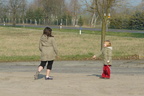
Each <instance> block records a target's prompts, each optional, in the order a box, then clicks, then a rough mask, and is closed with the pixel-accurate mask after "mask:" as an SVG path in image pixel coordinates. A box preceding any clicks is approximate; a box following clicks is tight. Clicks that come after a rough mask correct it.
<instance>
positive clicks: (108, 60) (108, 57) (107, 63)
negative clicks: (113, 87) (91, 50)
mask: <svg viewBox="0 0 144 96" xmlns="http://www.w3.org/2000/svg"><path fill="white" fill-rule="evenodd" d="M102 55H103V60H104V66H103V73H102V76H101V77H100V78H102V79H110V74H111V69H110V67H111V64H112V47H111V42H110V41H109V40H106V41H105V42H104V48H103V49H102ZM93 58H94V59H96V55H94V56H93Z"/></svg>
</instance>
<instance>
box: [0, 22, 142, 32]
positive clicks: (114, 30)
mask: <svg viewBox="0 0 144 96" xmlns="http://www.w3.org/2000/svg"><path fill="white" fill-rule="evenodd" d="M0 25H3V24H0ZM6 26H12V25H10V24H6ZM16 26H20V27H23V26H25V27H36V28H45V27H47V26H49V27H51V28H57V29H59V26H52V25H18V24H17V25H16ZM62 28H63V29H78V30H79V29H80V28H79V27H70V26H63V27H62ZM82 30H91V31H101V29H98V28H85V27H83V28H82ZM108 31H109V32H128V33H144V30H127V29H108Z"/></svg>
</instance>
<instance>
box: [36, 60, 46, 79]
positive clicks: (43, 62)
mask: <svg viewBox="0 0 144 96" xmlns="http://www.w3.org/2000/svg"><path fill="white" fill-rule="evenodd" d="M46 63H47V61H41V63H40V65H39V67H38V70H37V72H36V74H35V75H34V79H38V75H39V73H40V72H41V71H42V70H43V69H44V67H45V65H46Z"/></svg>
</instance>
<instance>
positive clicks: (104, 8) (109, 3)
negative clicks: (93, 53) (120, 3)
mask: <svg viewBox="0 0 144 96" xmlns="http://www.w3.org/2000/svg"><path fill="white" fill-rule="evenodd" d="M115 1H116V0H94V6H91V8H92V9H93V10H96V12H97V13H98V15H99V17H100V18H101V20H102V28H101V49H102V48H103V43H104V41H105V35H106V31H107V24H108V19H109V18H110V11H111V8H112V7H113V4H114V3H115Z"/></svg>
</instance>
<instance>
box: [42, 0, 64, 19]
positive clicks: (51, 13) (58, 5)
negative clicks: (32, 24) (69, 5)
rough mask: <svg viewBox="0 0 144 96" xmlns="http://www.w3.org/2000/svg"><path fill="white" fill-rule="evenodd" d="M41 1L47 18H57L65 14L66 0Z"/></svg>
mask: <svg viewBox="0 0 144 96" xmlns="http://www.w3.org/2000/svg"><path fill="white" fill-rule="evenodd" d="M40 3H41V4H42V6H43V9H44V13H45V18H46V19H47V20H51V18H57V17H58V16H61V15H62V14H63V10H64V6H65V5H64V0H41V1H40Z"/></svg>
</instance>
